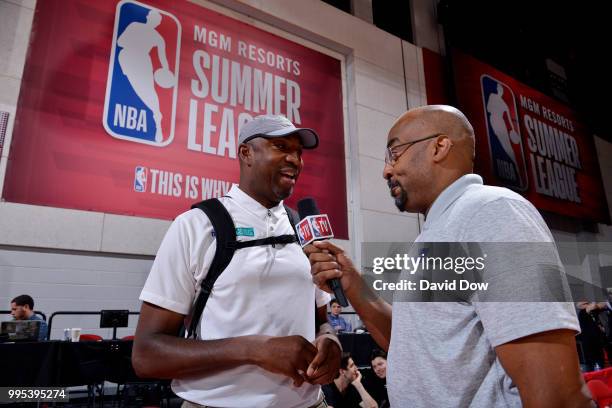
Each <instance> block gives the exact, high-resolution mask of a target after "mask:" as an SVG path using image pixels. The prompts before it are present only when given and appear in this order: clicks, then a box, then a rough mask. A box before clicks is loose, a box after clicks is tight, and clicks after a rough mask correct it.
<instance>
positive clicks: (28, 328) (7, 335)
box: [0, 320, 40, 341]
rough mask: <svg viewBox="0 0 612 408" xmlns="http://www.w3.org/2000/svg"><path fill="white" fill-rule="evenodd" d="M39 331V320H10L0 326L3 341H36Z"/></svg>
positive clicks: (0, 335) (0, 336)
mask: <svg viewBox="0 0 612 408" xmlns="http://www.w3.org/2000/svg"><path fill="white" fill-rule="evenodd" d="M39 333H40V321H39V320H11V321H8V322H2V325H1V326H0V338H2V340H3V341H38V334H39Z"/></svg>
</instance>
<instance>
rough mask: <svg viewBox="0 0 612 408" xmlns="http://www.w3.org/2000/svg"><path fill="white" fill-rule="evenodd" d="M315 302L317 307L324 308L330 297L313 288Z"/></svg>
mask: <svg viewBox="0 0 612 408" xmlns="http://www.w3.org/2000/svg"><path fill="white" fill-rule="evenodd" d="M315 301H316V303H317V307H321V306H325V305H327V304H328V303H329V302H330V301H331V295H330V294H329V293H327V292H324V291H322V290H321V289H319V288H315Z"/></svg>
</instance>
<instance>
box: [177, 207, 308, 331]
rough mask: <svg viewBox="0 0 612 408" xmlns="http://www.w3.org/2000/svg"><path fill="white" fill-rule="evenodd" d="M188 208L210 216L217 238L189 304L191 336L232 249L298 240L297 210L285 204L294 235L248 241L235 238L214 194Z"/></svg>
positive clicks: (233, 228)
mask: <svg viewBox="0 0 612 408" xmlns="http://www.w3.org/2000/svg"><path fill="white" fill-rule="evenodd" d="M191 208H192V209H193V208H199V209H200V210H202V211H204V213H205V214H206V216H207V217H208V219H209V220H210V222H211V224H212V226H213V229H214V230H215V237H216V240H217V249H216V251H215V256H214V257H213V260H212V262H211V264H210V268H209V270H208V273H207V274H206V278H204V280H203V281H202V285H201V290H200V294H199V295H198V298H197V299H196V301H195V304H194V306H193V308H192V312H191V318H190V323H189V330H188V331H187V337H188V338H189V337H194V338H195V332H196V328H197V327H198V324H199V322H200V317H201V316H202V312H203V311H204V306H206V302H207V301H208V297H209V296H210V293H211V292H212V288H213V286H214V284H215V281H216V280H217V279H218V278H219V276H221V273H222V272H223V271H224V270H225V268H227V266H228V265H229V263H230V262H231V260H232V257H233V256H234V252H236V250H237V249H241V248H248V247H253V246H260V245H272V247H274V246H275V245H286V244H292V243H294V242H298V239H297V235H296V231H295V224H296V223H297V222H298V221H299V219H298V215H297V213H296V212H295V211H294V210H292V209H291V208H289V207H287V206H286V205H285V210H286V211H287V217H289V222H290V223H291V226H292V227H293V235H280V236H276V237H268V238H260V239H253V240H249V241H238V240H237V238H236V226H235V225H234V220H232V217H231V215H230V214H229V212H227V209H226V208H225V206H224V205H223V204H221V201H219V200H218V199H216V198H211V199H209V200H204V201H201V202H199V203H197V204H194V205H192V206H191Z"/></svg>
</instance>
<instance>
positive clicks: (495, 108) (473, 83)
mask: <svg viewBox="0 0 612 408" xmlns="http://www.w3.org/2000/svg"><path fill="white" fill-rule="evenodd" d="M453 69H454V74H455V87H456V91H457V101H458V106H459V107H460V109H462V111H463V112H464V113H465V114H466V115H467V117H468V118H469V120H470V122H471V123H472V125H473V126H474V130H475V133H476V171H477V173H479V174H481V175H482V176H483V177H484V179H485V182H486V183H487V184H495V185H501V186H505V187H509V188H512V189H513V190H516V191H517V192H519V193H521V194H523V195H524V196H525V197H526V198H527V199H528V200H529V201H531V202H532V203H533V204H534V205H535V206H536V207H538V208H539V209H542V210H545V211H550V212H555V213H558V214H561V215H565V216H569V217H576V218H581V219H585V220H590V221H596V222H603V223H609V222H610V219H609V211H608V206H607V203H606V196H605V193H604V189H603V184H602V179H601V173H600V169H599V163H598V161H597V153H596V151H595V144H594V141H593V136H592V135H591V134H590V133H589V131H588V129H587V128H586V127H585V126H584V124H582V123H581V122H580V120H579V118H578V117H577V115H576V114H575V112H573V111H572V110H571V109H570V108H569V107H567V106H565V105H563V104H562V103H560V102H558V101H556V100H554V99H552V98H550V97H548V96H546V95H544V94H542V93H540V92H538V91H536V90H534V89H533V88H530V87H528V86H526V85H524V84H522V83H521V82H519V81H517V80H515V79H514V78H512V77H510V76H508V75H506V74H504V73H502V72H500V71H498V70H496V69H494V68H492V67H491V66H489V65H487V64H484V63H482V62H480V61H478V60H476V59H474V58H472V57H470V56H467V55H465V54H462V53H459V52H454V53H453Z"/></svg>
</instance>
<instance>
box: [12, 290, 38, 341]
mask: <svg viewBox="0 0 612 408" xmlns="http://www.w3.org/2000/svg"><path fill="white" fill-rule="evenodd" d="M11 315H12V316H13V319H14V320H36V321H40V331H39V332H38V340H39V341H43V340H46V339H47V322H45V321H44V320H43V319H42V317H40V316H39V315H37V314H35V313H34V299H32V296H30V295H19V296H17V297H16V298H15V299H13V300H11Z"/></svg>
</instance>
